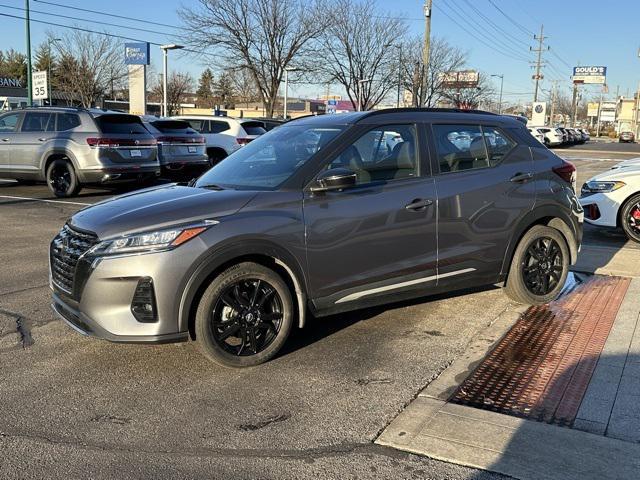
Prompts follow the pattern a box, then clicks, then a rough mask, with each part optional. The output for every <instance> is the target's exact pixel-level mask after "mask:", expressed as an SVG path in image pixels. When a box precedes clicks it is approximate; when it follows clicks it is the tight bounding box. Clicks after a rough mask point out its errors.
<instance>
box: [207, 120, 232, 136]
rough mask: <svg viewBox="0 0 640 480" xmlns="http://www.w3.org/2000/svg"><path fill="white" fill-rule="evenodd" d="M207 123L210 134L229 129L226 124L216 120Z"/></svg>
mask: <svg viewBox="0 0 640 480" xmlns="http://www.w3.org/2000/svg"><path fill="white" fill-rule="evenodd" d="M209 122H210V124H211V133H222V132H226V131H227V130H229V129H230V128H231V127H230V126H229V124H228V123H227V122H221V121H218V120H210V121H209Z"/></svg>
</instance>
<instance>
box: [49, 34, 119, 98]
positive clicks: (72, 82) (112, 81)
mask: <svg viewBox="0 0 640 480" xmlns="http://www.w3.org/2000/svg"><path fill="white" fill-rule="evenodd" d="M49 37H50V38H51V39H53V35H52V34H49ZM52 46H53V47H54V48H55V49H56V51H57V54H58V56H59V58H60V68H59V69H58V75H57V76H58V81H59V82H60V83H59V84H60V87H61V88H62V89H64V90H66V92H67V93H69V94H70V95H71V97H72V98H74V99H76V100H77V101H78V102H79V103H80V104H81V105H82V106H83V107H86V108H88V107H92V106H95V105H96V103H97V102H98V100H99V99H100V98H102V97H104V96H105V94H106V93H107V92H112V91H113V90H115V89H116V88H118V87H120V86H122V83H123V81H124V79H125V78H126V77H127V69H126V66H125V65H124V62H123V61H122V55H123V46H122V43H121V42H119V41H116V40H115V39H114V38H113V37H107V36H106V35H100V34H97V33H87V32H82V31H79V30H74V31H73V32H72V33H69V34H66V35H64V36H63V38H62V41H58V42H52ZM62 65H64V68H63V67H62Z"/></svg>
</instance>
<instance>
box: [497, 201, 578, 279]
mask: <svg viewBox="0 0 640 480" xmlns="http://www.w3.org/2000/svg"><path fill="white" fill-rule="evenodd" d="M535 225H546V226H548V227H552V228H555V229H556V230H558V231H559V232H560V233H561V234H562V236H563V237H564V239H565V241H566V242H567V246H568V247H569V252H570V254H571V261H570V262H569V263H570V264H571V265H573V264H574V263H575V262H576V261H577V259H578V239H577V238H576V233H575V232H573V230H572V228H571V227H570V225H571V220H569V218H568V217H566V216H565V214H564V213H560V212H558V209H557V208H552V207H549V208H545V207H542V208H539V209H536V210H532V211H531V212H529V213H528V214H527V215H526V216H525V217H523V218H522V220H520V222H519V224H518V227H517V228H516V230H515V231H514V235H513V236H512V238H511V241H510V242H509V245H508V246H507V250H506V252H505V256H504V259H503V262H502V269H501V272H500V276H501V277H502V278H503V279H506V276H507V274H508V272H509V269H510V268H511V261H512V259H513V254H514V252H515V250H516V247H517V246H518V244H519V243H520V240H522V237H523V236H524V234H525V233H527V231H528V230H529V229H530V228H531V227H533V226H535Z"/></svg>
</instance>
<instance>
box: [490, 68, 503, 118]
mask: <svg viewBox="0 0 640 480" xmlns="http://www.w3.org/2000/svg"><path fill="white" fill-rule="evenodd" d="M491 76H492V77H498V78H499V79H500V100H498V115H501V114H502V87H503V85H504V73H501V74H500V75H498V74H494V75H491Z"/></svg>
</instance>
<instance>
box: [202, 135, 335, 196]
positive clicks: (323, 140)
mask: <svg viewBox="0 0 640 480" xmlns="http://www.w3.org/2000/svg"><path fill="white" fill-rule="evenodd" d="M342 130H344V126H332V127H322V128H321V127H312V126H308V125H299V126H295V125H289V126H286V127H280V128H278V129H276V130H272V131H271V132H269V133H266V134H265V135H262V136H260V137H259V138H258V139H256V140H254V141H253V142H251V143H249V144H248V145H247V146H245V147H242V148H241V149H240V150H238V151H237V152H235V153H234V154H232V155H230V156H229V157H227V158H225V159H224V160H223V161H222V162H220V163H218V164H217V165H216V166H214V167H213V168H212V169H211V170H209V171H208V172H207V173H205V174H204V175H203V176H202V177H200V178H199V179H198V181H197V182H196V185H195V186H196V187H206V186H209V185H215V186H220V187H222V188H237V189H265V190H270V189H274V188H276V187H278V186H279V185H280V184H281V183H283V182H284V181H285V180H287V179H288V178H289V177H291V175H293V173H294V172H296V171H297V170H298V169H299V168H300V167H301V166H302V165H304V164H305V162H306V161H307V160H309V158H311V156H312V155H313V154H315V153H316V152H317V151H318V150H320V149H321V148H323V147H324V146H325V145H326V144H327V143H328V142H329V141H330V140H331V139H333V138H334V137H335V136H336V135H338V133H340V132H341V131H342Z"/></svg>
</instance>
